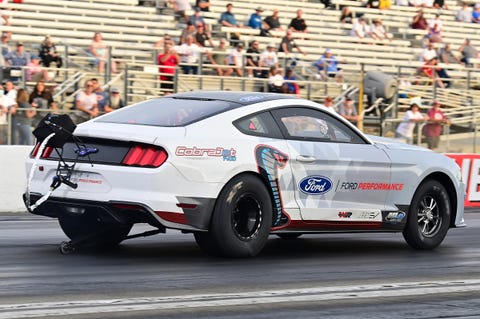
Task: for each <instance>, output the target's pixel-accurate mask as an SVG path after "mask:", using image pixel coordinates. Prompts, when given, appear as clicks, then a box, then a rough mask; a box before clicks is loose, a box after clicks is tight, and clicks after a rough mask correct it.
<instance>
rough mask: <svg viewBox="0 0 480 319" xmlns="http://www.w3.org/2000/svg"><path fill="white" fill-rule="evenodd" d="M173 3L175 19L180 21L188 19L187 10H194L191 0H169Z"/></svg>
mask: <svg viewBox="0 0 480 319" xmlns="http://www.w3.org/2000/svg"><path fill="white" fill-rule="evenodd" d="M168 2H169V3H171V4H172V5H173V11H174V13H175V19H176V20H177V21H179V22H186V21H187V20H188V17H187V14H186V12H187V11H190V10H192V7H191V6H190V2H189V0H168Z"/></svg>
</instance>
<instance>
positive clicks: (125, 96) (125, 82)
mask: <svg viewBox="0 0 480 319" xmlns="http://www.w3.org/2000/svg"><path fill="white" fill-rule="evenodd" d="M123 100H124V101H125V104H128V103H129V101H128V63H127V64H125V76H124V77H123Z"/></svg>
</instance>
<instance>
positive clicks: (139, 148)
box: [122, 145, 168, 167]
mask: <svg viewBox="0 0 480 319" xmlns="http://www.w3.org/2000/svg"><path fill="white" fill-rule="evenodd" d="M167 157H168V155H167V152H166V151H165V150H164V149H163V148H161V147H157V146H152V145H135V146H132V147H130V149H129V150H128V153H127V155H125V158H124V159H123V161H122V164H123V165H128V166H140V167H159V166H160V165H162V164H163V163H165V161H166V160H167Z"/></svg>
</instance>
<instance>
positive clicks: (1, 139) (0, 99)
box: [0, 85, 17, 144]
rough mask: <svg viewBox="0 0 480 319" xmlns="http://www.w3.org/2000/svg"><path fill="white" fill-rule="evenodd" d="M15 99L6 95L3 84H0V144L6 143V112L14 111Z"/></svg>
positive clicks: (11, 112)
mask: <svg viewBox="0 0 480 319" xmlns="http://www.w3.org/2000/svg"><path fill="white" fill-rule="evenodd" d="M16 104H17V103H16V101H15V100H13V99H11V98H10V97H8V96H6V95H5V94H4V91H3V86H2V85H0V144H6V143H7V136H8V116H7V115H8V114H13V113H14V112H15V109H14V107H15V105H16Z"/></svg>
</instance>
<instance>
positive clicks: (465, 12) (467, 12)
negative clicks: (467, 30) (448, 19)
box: [455, 2, 472, 23]
mask: <svg viewBox="0 0 480 319" xmlns="http://www.w3.org/2000/svg"><path fill="white" fill-rule="evenodd" d="M455 20H457V21H459V22H468V23H470V22H472V10H471V9H470V7H469V6H468V3H467V2H462V6H461V7H460V8H459V9H458V10H457V13H456V14H455Z"/></svg>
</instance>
